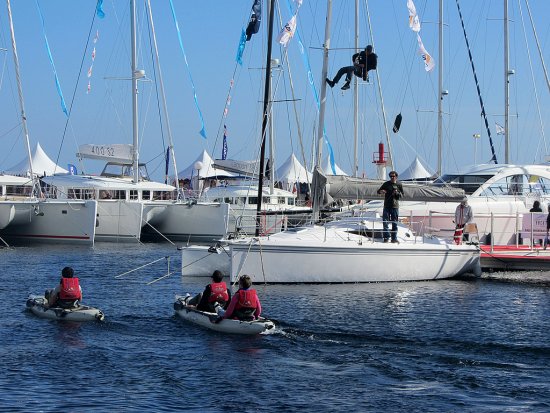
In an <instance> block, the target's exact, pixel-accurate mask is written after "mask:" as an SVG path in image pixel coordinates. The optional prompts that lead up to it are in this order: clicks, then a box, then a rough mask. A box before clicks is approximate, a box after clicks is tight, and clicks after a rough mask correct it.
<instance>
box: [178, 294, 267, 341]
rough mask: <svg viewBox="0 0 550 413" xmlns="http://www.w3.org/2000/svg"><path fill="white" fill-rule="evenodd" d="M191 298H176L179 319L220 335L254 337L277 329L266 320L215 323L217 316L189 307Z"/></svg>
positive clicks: (224, 320) (229, 320)
mask: <svg viewBox="0 0 550 413" xmlns="http://www.w3.org/2000/svg"><path fill="white" fill-rule="evenodd" d="M190 298H191V297H190V296H189V295H187V296H185V297H182V296H176V301H175V302H174V310H175V311H176V314H177V315H178V316H179V317H181V318H182V319H184V320H186V321H189V322H191V323H193V324H197V325H200V326H202V327H206V328H208V329H210V330H214V331H219V332H220V333H230V334H251V335H254V334H261V333H266V332H268V331H272V330H274V329H275V324H274V323H273V321H270V320H267V319H265V318H260V319H258V320H254V321H241V320H231V319H223V320H221V321H219V322H217V323H216V322H215V321H216V319H217V318H218V315H217V314H214V313H208V312H206V311H199V310H197V309H196V308H195V307H193V306H189V305H187V301H188V300H189V299H190Z"/></svg>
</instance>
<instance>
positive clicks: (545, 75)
mask: <svg viewBox="0 0 550 413" xmlns="http://www.w3.org/2000/svg"><path fill="white" fill-rule="evenodd" d="M525 5H526V6H527V12H528V13H529V19H530V20H531V27H532V28H533V35H534V36H535V42H536V44H537V50H538V52H539V57H540V61H541V63H542V69H543V71H544V77H545V78H546V86H548V91H549V92H550V81H549V80H548V71H547V70H546V64H545V63H544V57H543V55H542V49H541V47H540V44H539V37H538V36H537V31H536V29H535V22H534V21H533V16H532V14H531V7H529V0H525Z"/></svg>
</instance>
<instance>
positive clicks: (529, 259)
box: [480, 245, 550, 271]
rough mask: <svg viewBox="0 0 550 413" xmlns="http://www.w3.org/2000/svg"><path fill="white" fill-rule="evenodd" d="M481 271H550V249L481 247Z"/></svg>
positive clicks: (512, 246) (507, 246) (524, 246)
mask: <svg viewBox="0 0 550 413" xmlns="http://www.w3.org/2000/svg"><path fill="white" fill-rule="evenodd" d="M480 248H481V269H482V270H483V271H491V270H512V271H523V270H528V271H537V270H538V271H550V248H548V249H544V248H542V247H533V248H531V247H530V246H528V245H520V246H515V245H505V246H494V247H493V251H492V252H491V246H490V245H480Z"/></svg>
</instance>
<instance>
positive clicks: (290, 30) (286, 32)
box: [277, 15, 296, 47]
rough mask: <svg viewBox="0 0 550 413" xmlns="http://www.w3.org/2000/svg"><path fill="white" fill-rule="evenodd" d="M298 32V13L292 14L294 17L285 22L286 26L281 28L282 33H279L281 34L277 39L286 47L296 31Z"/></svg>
mask: <svg viewBox="0 0 550 413" xmlns="http://www.w3.org/2000/svg"><path fill="white" fill-rule="evenodd" d="M295 32H296V15H294V16H292V18H291V19H290V20H289V21H288V23H287V24H285V27H283V29H282V30H281V33H279V36H277V41H278V42H279V43H281V44H282V45H283V46H284V47H287V46H288V43H289V42H290V39H292V37H293V36H294V33H295Z"/></svg>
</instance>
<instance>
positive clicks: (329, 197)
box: [313, 168, 465, 205]
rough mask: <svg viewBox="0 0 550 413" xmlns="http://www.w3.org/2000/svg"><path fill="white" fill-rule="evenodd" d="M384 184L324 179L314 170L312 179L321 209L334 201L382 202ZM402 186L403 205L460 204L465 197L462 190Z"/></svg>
mask: <svg viewBox="0 0 550 413" xmlns="http://www.w3.org/2000/svg"><path fill="white" fill-rule="evenodd" d="M383 183H384V181H380V180H375V179H363V178H354V177H351V176H342V175H325V174H324V173H323V172H322V171H321V169H319V168H316V169H315V171H314V176H313V185H314V186H316V188H317V191H316V193H317V194H319V199H320V200H322V202H321V205H328V204H330V203H332V202H333V201H334V199H347V200H353V199H363V200H372V199H383V195H380V194H378V189H380V186H381V185H382V184H383ZM401 184H402V185H403V192H404V195H403V198H402V200H403V201H423V202H428V201H438V202H459V201H461V200H462V199H463V198H464V196H465V193H464V190H463V189H459V188H450V187H442V186H435V185H432V184H421V183H413V182H401Z"/></svg>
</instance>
